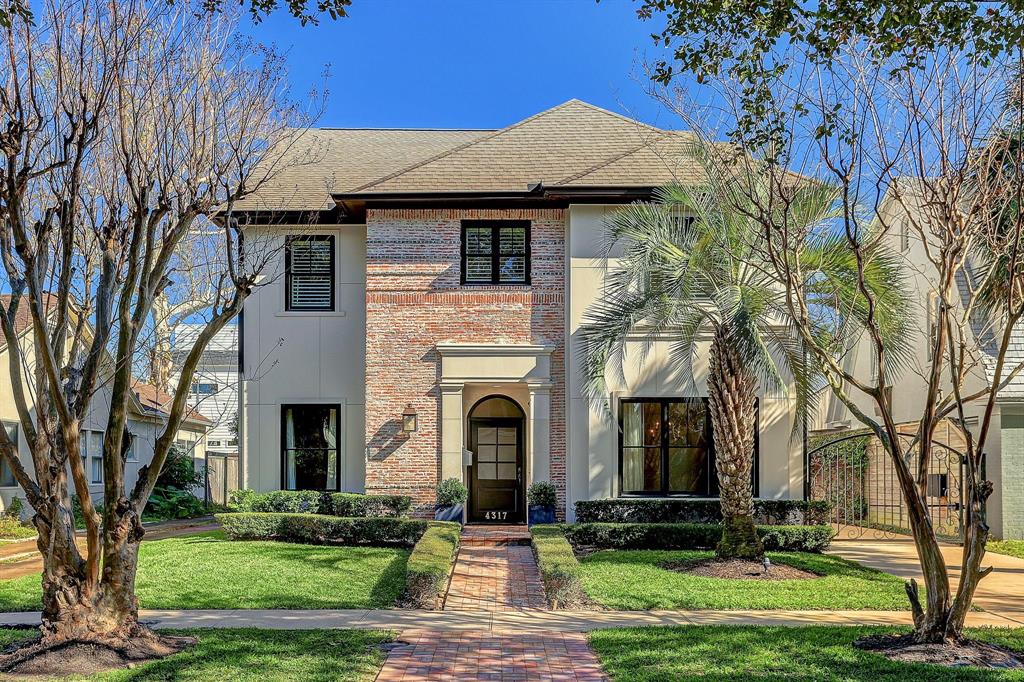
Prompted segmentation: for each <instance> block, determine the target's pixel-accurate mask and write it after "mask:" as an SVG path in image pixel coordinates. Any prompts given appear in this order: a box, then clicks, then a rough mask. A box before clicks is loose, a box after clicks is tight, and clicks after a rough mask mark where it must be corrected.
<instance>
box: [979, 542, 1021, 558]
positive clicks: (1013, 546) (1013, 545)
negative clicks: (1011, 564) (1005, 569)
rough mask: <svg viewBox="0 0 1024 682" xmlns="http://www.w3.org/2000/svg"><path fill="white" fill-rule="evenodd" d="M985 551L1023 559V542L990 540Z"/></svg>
mask: <svg viewBox="0 0 1024 682" xmlns="http://www.w3.org/2000/svg"><path fill="white" fill-rule="evenodd" d="M986 549H988V551H990V552H995V553H996V554H1006V555H1007V556H1015V557H1017V558H1018V559H1024V540H991V541H989V543H988V545H987V546H986Z"/></svg>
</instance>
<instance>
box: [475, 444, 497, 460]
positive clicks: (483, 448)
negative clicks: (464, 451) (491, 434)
mask: <svg viewBox="0 0 1024 682" xmlns="http://www.w3.org/2000/svg"><path fill="white" fill-rule="evenodd" d="M497 449H498V446H496V445H478V446H477V448H476V455H477V459H478V460H479V461H481V462H493V461H495V459H497Z"/></svg>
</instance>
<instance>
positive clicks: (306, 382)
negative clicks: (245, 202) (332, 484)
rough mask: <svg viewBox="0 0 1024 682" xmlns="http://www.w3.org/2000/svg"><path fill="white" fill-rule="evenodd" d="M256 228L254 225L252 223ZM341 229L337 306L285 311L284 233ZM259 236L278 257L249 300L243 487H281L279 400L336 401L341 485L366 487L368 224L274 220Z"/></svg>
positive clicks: (337, 249)
mask: <svg viewBox="0 0 1024 682" xmlns="http://www.w3.org/2000/svg"><path fill="white" fill-rule="evenodd" d="M253 232H255V230H253ZM289 234H333V235H335V266H336V271H335V296H336V300H335V311H334V312H327V313H325V312H286V311H285V309H284V308H285V282H284V238H285V236H286V235H289ZM253 237H254V238H253V239H250V242H249V243H253V242H256V241H260V242H262V243H263V244H264V246H263V248H267V249H270V250H272V251H273V253H274V254H275V259H274V261H273V262H272V263H271V264H270V267H269V268H268V269H267V270H266V271H265V272H264V275H263V279H262V280H261V286H260V287H258V288H257V289H256V291H255V292H253V295H252V296H250V297H249V299H248V300H246V302H245V308H244V316H243V321H242V330H241V334H242V348H243V356H244V366H243V380H242V382H241V396H240V397H241V402H242V404H243V405H244V409H243V414H242V419H241V425H240V433H241V434H243V438H242V442H241V446H242V453H241V459H242V462H241V477H242V487H243V488H253V489H256V490H278V489H280V488H281V487H282V486H281V405H285V404H301V403H311V404H312V403H324V404H337V405H339V406H340V410H341V411H340V413H339V417H338V422H339V423H338V431H339V433H338V447H339V449H340V451H341V452H340V456H341V461H342V465H341V466H342V483H341V487H342V489H343V490H348V491H354V492H362V491H363V488H364V477H365V461H366V460H365V448H364V440H363V434H364V426H365V424H364V422H365V383H366V379H365V367H366V361H365V355H366V352H365V348H366V227H365V225H339V226H317V227H315V228H310V227H296V228H294V229H289V228H288V227H281V226H275V227H273V228H270V229H269V230H268V231H264V232H262V233H260V234H259V236H257V235H256V234H253Z"/></svg>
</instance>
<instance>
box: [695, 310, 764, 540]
mask: <svg viewBox="0 0 1024 682" xmlns="http://www.w3.org/2000/svg"><path fill="white" fill-rule="evenodd" d="M729 336H730V335H729V332H728V329H726V328H723V327H719V328H717V329H716V330H715V337H714V339H713V340H712V342H711V358H710V373H709V376H708V406H709V408H710V413H711V430H712V434H713V436H714V444H715V468H716V469H717V473H718V489H719V496H720V497H721V502H722V517H723V524H722V525H723V527H722V539H721V541H720V542H719V543H718V547H717V549H716V551H717V554H718V556H719V557H722V558H745V559H758V558H760V557H761V556H763V555H764V546H763V545H762V544H761V540H760V539H759V538H758V537H757V530H756V529H755V528H754V486H753V480H752V474H753V469H754V436H755V433H754V432H755V429H756V423H755V422H756V418H757V414H756V410H757V381H756V380H755V378H754V377H753V375H752V374H751V373H750V372H749V371H748V370H747V368H746V367H744V366H743V362H742V361H741V359H740V357H739V354H738V353H736V351H735V349H734V348H733V347H732V345H731V342H730V338H729Z"/></svg>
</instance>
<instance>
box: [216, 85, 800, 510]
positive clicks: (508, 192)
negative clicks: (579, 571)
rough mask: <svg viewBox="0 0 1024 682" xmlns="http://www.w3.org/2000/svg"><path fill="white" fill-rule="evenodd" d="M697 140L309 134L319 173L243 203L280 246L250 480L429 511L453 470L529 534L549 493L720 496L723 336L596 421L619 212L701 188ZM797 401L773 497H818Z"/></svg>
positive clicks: (259, 370) (253, 334) (544, 125)
mask: <svg viewBox="0 0 1024 682" xmlns="http://www.w3.org/2000/svg"><path fill="white" fill-rule="evenodd" d="M688 139H689V138H688V134H687V133H680V132H674V131H665V130H659V129H657V128H653V127H650V126H647V125H644V124H642V123H639V122H637V121H634V120H631V119H629V118H625V117H623V116H620V115H618V114H614V113H612V112H609V111H605V110H603V109H599V108H597V107H594V106H591V105H589V104H586V103H583V102H580V101H577V100H572V101H570V102H567V103H565V104H562V105H560V106H557V107H554V108H553V109H549V110H547V111H544V112H541V113H539V114H537V115H535V116H532V117H530V118H527V119H525V120H523V121H520V122H518V123H516V124H514V125H511V126H509V127H507V128H503V129H500V130H406V129H402V130H378V129H369V130H368V129H352V130H345V129H324V130H315V131H311V132H310V133H308V134H306V135H304V136H303V137H301V138H300V139H299V141H298V142H297V143H296V145H295V148H294V149H293V150H292V151H291V154H293V155H294V158H295V159H306V160H307V161H304V162H296V165H294V166H293V167H290V168H289V169H288V171H287V172H285V173H283V174H282V175H281V176H279V177H278V178H277V179H276V180H275V183H274V185H273V186H271V187H266V188H264V190H263V191H262V192H260V194H259V195H258V196H256V197H254V198H252V199H251V200H247V201H246V202H245V203H244V204H242V205H240V206H238V207H236V210H237V211H239V212H240V213H241V214H242V216H241V218H242V220H247V221H248V222H247V223H246V224H247V225H248V227H247V228H246V229H247V231H248V232H247V243H261V244H264V245H270V246H273V247H274V248H276V249H277V251H276V254H277V259H276V261H275V262H274V266H273V268H271V271H270V272H267V273H266V277H265V280H264V282H263V283H262V284H263V286H261V287H259V288H257V290H256V291H254V293H253V295H252V296H251V297H250V298H249V299H248V300H247V301H246V302H245V308H244V311H243V315H242V319H241V321H240V323H239V326H240V343H239V349H240V350H239V354H240V356H241V357H240V360H241V366H242V382H241V404H242V406H243V408H242V412H241V415H242V418H241V434H242V440H241V448H242V449H241V452H242V462H241V464H242V480H243V485H244V486H245V487H248V488H253V489H256V490H277V489H296V488H312V489H326V490H350V491H365V492H368V493H401V494H407V495H411V496H412V497H413V499H414V500H415V502H416V504H417V512H418V513H420V514H429V513H430V510H431V506H432V505H433V503H434V499H435V498H434V488H435V485H436V484H437V482H438V481H439V480H440V479H444V478H449V477H455V478H458V479H460V480H463V481H465V482H466V484H467V485H468V486H469V489H470V499H469V505H468V518H469V520H470V521H482V522H486V521H499V522H501V521H505V522H512V521H523V520H525V510H524V507H525V490H526V488H527V486H528V485H529V484H530V483H532V482H534V481H550V482H551V483H553V484H554V486H555V487H556V489H557V491H558V514H559V517H560V518H569V519H572V518H573V515H574V511H573V503H574V502H576V501H577V500H590V499H600V498H610V497H620V496H623V497H625V496H639V497H665V496H676V495H678V496H692V497H714V496H715V495H716V487H717V486H716V475H715V473H714V472H715V469H714V444H713V442H712V439H711V437H710V427H709V422H708V415H707V400H706V395H707V391H706V386H705V377H706V374H707V350H706V349H707V347H708V346H709V345H710V340H708V341H707V342H705V344H706V345H704V346H702V348H701V349H700V352H698V353H697V356H696V358H695V359H694V362H693V367H692V370H693V372H692V375H691V374H690V373H688V371H687V370H685V369H684V368H683V367H682V365H681V363H672V362H670V360H669V355H668V351H667V349H668V345H669V344H668V340H667V339H663V340H658V341H657V342H656V343H654V344H653V347H652V348H650V350H649V352H648V354H647V355H646V359H645V361H644V362H642V363H641V362H639V361H638V360H634V362H633V363H632V364H629V365H628V366H627V367H626V377H625V380H624V381H615V380H613V381H612V382H611V386H610V390H609V393H608V394H607V395H605V396H604V397H603V399H602V400H601V401H600V404H594V403H593V402H591V401H590V400H588V398H587V397H586V396H585V394H584V374H583V369H582V363H581V348H580V345H581V341H580V338H579V329H580V326H581V323H582V321H583V318H584V313H585V311H586V310H587V308H588V306H590V305H591V303H593V302H594V301H595V300H596V299H597V297H599V296H600V292H601V285H602V279H603V277H604V274H605V272H606V269H607V268H608V267H610V266H611V267H614V263H615V259H614V257H613V258H611V259H607V258H605V257H604V255H603V234H604V218H605V216H606V215H608V214H609V213H610V212H612V211H615V210H617V209H618V208H619V207H620V206H622V205H624V204H627V203H629V202H632V201H635V200H637V199H648V198H650V197H651V196H652V192H653V190H654V189H655V188H657V187H660V186H663V185H665V184H668V183H671V182H691V181H694V180H695V179H698V178H700V174H699V172H698V169H699V166H698V165H697V164H696V163H694V162H693V160H692V159H690V158H688V157H687V156H686V154H685V149H686V147H687V144H686V143H687V141H688ZM311 149H313V150H314V153H312V154H311V153H310V150H311ZM310 158H313V159H315V160H314V161H308V159H310ZM250 235H251V236H252V237H253V239H252V241H251V242H250V241H248V237H249V236H250ZM642 345H643V343H642V341H641V340H639V339H638V340H637V342H636V344H635V348H636V350H637V355H633V357H634V359H635V358H637V357H638V355H639V349H640V347H641V346H642ZM793 407H794V401H793V400H792V395H791V393H790V394H788V395H762V396H760V398H759V405H758V408H759V410H758V432H757V451H756V458H757V467H756V472H757V475H756V492H757V494H758V495H759V496H761V497H766V498H780V499H788V498H800V497H801V496H802V495H803V489H804V468H803V447H802V442H801V438H800V428H799V425H795V424H794V409H793ZM413 422H415V428H414V430H406V429H407V428H408V427H411V426H412V425H413V424H412V423H413ZM404 427H405V428H404ZM795 427H796V428H795Z"/></svg>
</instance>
